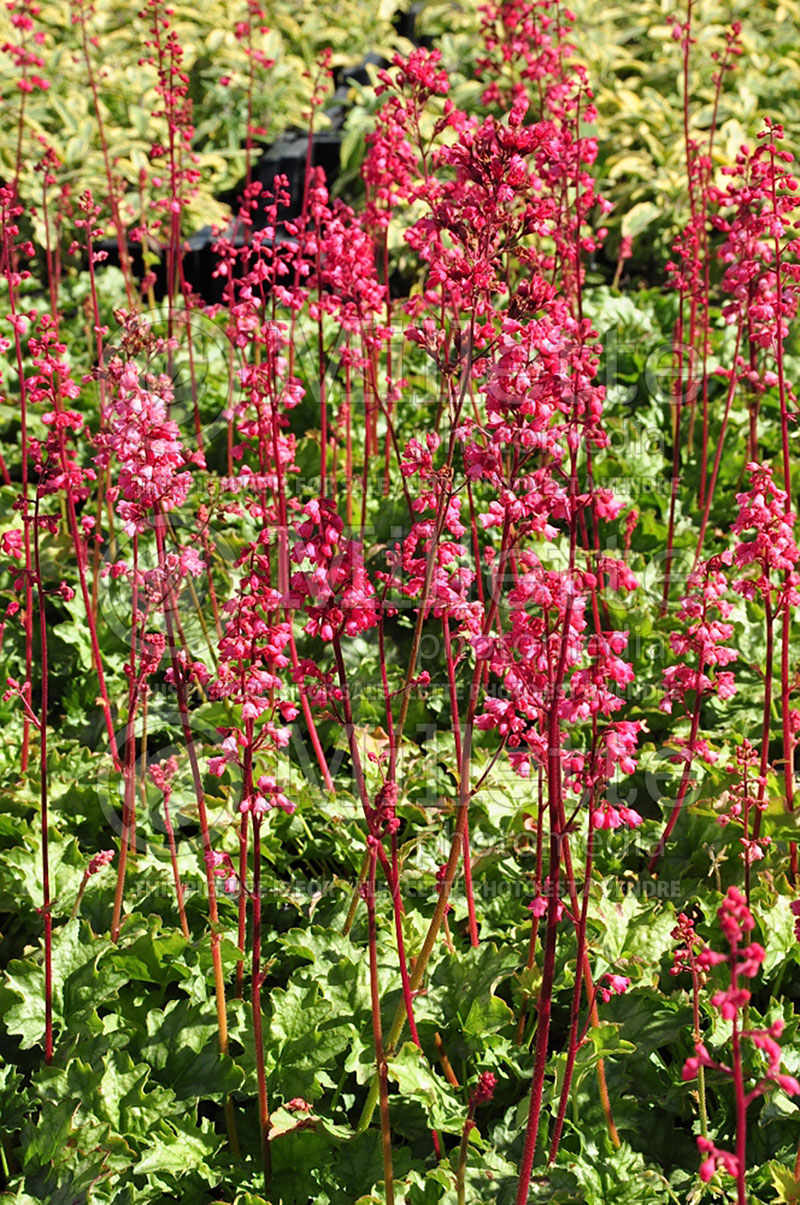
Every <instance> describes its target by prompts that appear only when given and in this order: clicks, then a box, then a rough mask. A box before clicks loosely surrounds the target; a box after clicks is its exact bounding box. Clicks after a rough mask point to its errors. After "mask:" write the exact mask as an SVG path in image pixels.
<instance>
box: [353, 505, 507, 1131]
mask: <svg viewBox="0 0 800 1205" xmlns="http://www.w3.org/2000/svg"><path fill="white" fill-rule="evenodd" d="M510 529H511V521H510V519H509V518H508V515H507V514H506V517H505V520H504V522H503V534H502V538H501V541H500V555H499V565H498V572H497V577H496V579H495V590H494V593H493V596H492V599H491V601H490V604H489V609H488V611H487V613H486V616H485V618H484V622H483V635H484V636H485V635H486V634H487V633H488V632H490V631H491V629H492V625H493V624H494V620H495V615H496V613H497V608H498V607H499V605H500V597H499V591H500V584H501V582H502V578H503V572H504V569H505V564H506V561H507V559H508V555H509V547H508V543H509V533H510ZM482 680H483V662H482V661H481V660H480V659H478V660H476V663H475V669H474V671H473V674H472V683H471V686H470V692H469V703H468V706H467V714H466V719H465V723H464V731H463V736H462V748H461V765H460V767H459V779H458V781H459V790H458V811H457V813H456V823H455V828H454V830H453V839H452V842H451V845H450V854H449V856H448V859H447V863H446V866H445V872H444V878H443V880H442V882H441V883H440V884H439V894H438V899H437V901H436V906H435V908H434V910H433V916H432V917H431V920H430V923H429V925H428V931H427V933H426V934H425V939H424V941H423V943H422V948H421V950H420V952H419V954H418V955H417V958H416V961H415V962H414V966H413V969H412V972H411V990H412V992H416V991H417V990H418V989H419V987H420V985H421V983H422V980H423V977H424V975H425V970H426V967H427V965H428V961H429V959H430V956H431V954H432V953H433V949H434V946H435V944H436V939H437V937H438V935H439V930H440V929H441V927H442V924H443V922H444V920H445V916H446V913H447V905H448V903H449V902H450V892H451V890H452V887H453V883H454V881H455V876H456V870H457V868H458V863H459V860H460V858H461V851H462V841H463V837H464V828H465V825H466V822H467V806H468V803H469V798H470V789H469V765H470V757H471V752H472V729H473V726H474V722H475V714H476V712H477V707H478V698H479V695H480V684H481V682H482ZM398 739H399V738H398ZM405 1019H406V1002H405V1000H404V999H401V1000H400V1001H399V1003H398V1005H397V1009H396V1011H395V1014H394V1018H393V1019H392V1025H391V1028H390V1030H389V1033H388V1036H387V1039H386V1049H387V1050H388V1051H389V1052H391V1051H393V1050H394V1049H395V1045H396V1043H397V1041H398V1039H399V1037H400V1035H401V1033H402V1032H403V1025H404V1024H405ZM377 1102H378V1085H377V1083H376V1082H375V1081H373V1083H372V1086H371V1088H370V1091H369V1095H368V1096H367V1099H366V1101H365V1103H364V1108H363V1109H362V1111H361V1117H360V1118H359V1122H358V1131H359V1133H362V1132H363V1131H364V1130H366V1128H367V1127H368V1126H369V1123H370V1121H371V1119H372V1115H373V1113H374V1112H375V1106H376V1104H377Z"/></svg>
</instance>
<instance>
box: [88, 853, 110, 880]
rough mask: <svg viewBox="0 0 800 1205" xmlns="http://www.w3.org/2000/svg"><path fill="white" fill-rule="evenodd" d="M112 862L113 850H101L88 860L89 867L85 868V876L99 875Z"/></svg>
mask: <svg viewBox="0 0 800 1205" xmlns="http://www.w3.org/2000/svg"><path fill="white" fill-rule="evenodd" d="M113 860H114V850H113V849H103V850H101V851H100V853H97V854H94V856H93V857H92V858H90V860H89V865H88V866H87V868H86V873H87V875H93V874H99V873H100V871H101V870H104V869H105V868H106V866H109V865H110V864H111V862H113Z"/></svg>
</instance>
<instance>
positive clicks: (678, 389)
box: [661, 288, 684, 615]
mask: <svg viewBox="0 0 800 1205" xmlns="http://www.w3.org/2000/svg"><path fill="white" fill-rule="evenodd" d="M683 304H684V293H683V288H681V294H680V299H679V302H678V305H679V309H678V320H677V322H676V324H675V334H674V337H673V354H674V355H675V357H676V361H677V366H678V371H677V373H676V375H675V388H674V391H673V406H674V419H673V426H672V481H671V483H670V495H669V522H668V526H667V548H666V555H665V560H664V588H663V593H662V597H661V614H662V615H666V613H667V607H668V606H669V588H670V584H671V580H672V556H673V542H674V539H675V503H676V501H677V498H678V488H679V486H680V474H681V417H682V414H683Z"/></svg>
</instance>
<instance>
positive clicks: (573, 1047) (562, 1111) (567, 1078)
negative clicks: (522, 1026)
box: [547, 801, 594, 1163]
mask: <svg viewBox="0 0 800 1205" xmlns="http://www.w3.org/2000/svg"><path fill="white" fill-rule="evenodd" d="M593 816H594V810H593V801H590V807H589V830H588V834H587V837H586V868H585V871H584V881H583V900H582V902H581V912H580V919H579V921H578V950H577V953H576V955H575V965H576V967H580V966H582V965H583V960H584V956H585V954H586V921H587V919H588V914H589V892H590V889H591V885H592V861H593V854H594V821H593ZM582 983H583V976H582V975H581V974H579V973H576V975H575V987H574V989H573V993H572V1010H571V1014H570V1024H569V1045H568V1046H567V1065H566V1067H565V1069H564V1082H563V1084H562V1085H561V1099H560V1100H559V1102H558V1115H557V1117H556V1124H555V1128H554V1130H553V1138H552V1141H551V1143H550V1155H549V1157H548V1160H547V1162H548V1163H555V1159H556V1155H557V1154H558V1148H559V1145H560V1143H561V1133H562V1131H563V1129H564V1119H565V1117H566V1115H567V1104H568V1102H569V1093H570V1088H571V1087H572V1074H573V1071H574V1069H575V1059H576V1058H577V1055H578V1023H579V1021H580V1013H581V985H582Z"/></svg>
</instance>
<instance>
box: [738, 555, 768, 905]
mask: <svg viewBox="0 0 800 1205" xmlns="http://www.w3.org/2000/svg"><path fill="white" fill-rule="evenodd" d="M762 572H763V573H764V575H765V576H766V578H767V589H766V590H765V591H764V623H765V626H766V637H767V654H766V659H765V664H764V713H763V718H762V720H761V761H760V764H759V769H758V774H759V784H758V799H757V807H756V814H755V818H754V820H753V839H754V840H757V839H758V834H759V833H760V831H761V814H762V804H763V802H764V794H765V792H766V789H767V768H768V766H769V730H770V727H771V721H772V667H773V660H774V656H775V633H774V628H773V625H774V620H773V614H772V590H771V587H770V586H769V567H768V566H766V565H765V566H764V568H763V570H762ZM745 835H746V834H745ZM745 883H746V887H747V893H746V894H747V906H748V908H749V907H750V861H749V859H748V861H747V862H746V863H745Z"/></svg>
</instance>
